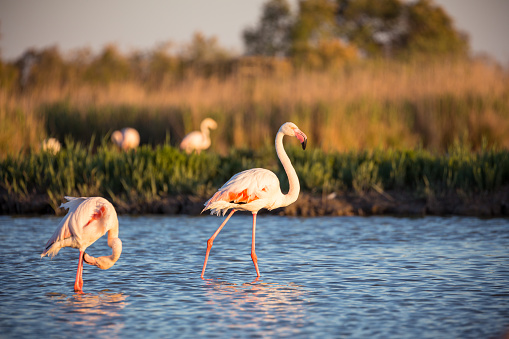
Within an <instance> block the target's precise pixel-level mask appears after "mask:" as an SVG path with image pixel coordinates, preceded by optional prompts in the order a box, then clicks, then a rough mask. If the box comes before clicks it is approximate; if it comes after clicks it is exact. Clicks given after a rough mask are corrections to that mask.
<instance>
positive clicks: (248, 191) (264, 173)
mask: <svg viewBox="0 0 509 339" xmlns="http://www.w3.org/2000/svg"><path fill="white" fill-rule="evenodd" d="M278 192H281V189H280V188H279V179H278V178H277V176H276V175H275V174H274V173H273V172H271V171H269V170H267V169H264V168H253V169H250V170H246V171H243V172H240V173H237V174H235V175H234V176H233V177H231V179H230V180H228V181H227V182H226V183H225V184H224V185H223V186H222V187H221V188H220V189H219V190H218V191H217V192H216V193H215V194H214V195H213V196H212V198H210V199H209V200H208V201H207V202H206V203H205V209H204V210H206V209H208V208H210V207H211V204H213V203H214V202H218V201H224V202H233V203H250V202H252V201H254V200H257V199H262V198H267V197H270V196H273V195H275V194H276V193H278Z"/></svg>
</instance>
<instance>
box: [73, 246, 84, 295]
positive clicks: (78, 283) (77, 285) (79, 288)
mask: <svg viewBox="0 0 509 339" xmlns="http://www.w3.org/2000/svg"><path fill="white" fill-rule="evenodd" d="M84 254H85V252H83V251H80V259H79V262H78V270H77V271H76V280H75V281H74V292H83V276H82V275H83V255H84Z"/></svg>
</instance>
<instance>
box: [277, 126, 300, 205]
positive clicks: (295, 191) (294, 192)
mask: <svg viewBox="0 0 509 339" xmlns="http://www.w3.org/2000/svg"><path fill="white" fill-rule="evenodd" d="M284 136H285V134H284V133H283V132H281V131H278V132H277V134H276V153H277V156H278V158H279V160H280V161H281V164H282V165H283V168H284V169H285V172H286V175H287V176H288V182H289V184H290V190H289V191H288V193H287V194H284V195H283V201H282V204H281V206H280V207H283V206H288V205H290V204H292V203H293V202H295V201H296V200H297V198H298V197H299V192H300V183H299V177H297V173H296V172H295V169H294V168H293V166H292V162H291V161H290V158H289V157H288V155H287V154H286V151H285V148H284V146H283V137H284Z"/></svg>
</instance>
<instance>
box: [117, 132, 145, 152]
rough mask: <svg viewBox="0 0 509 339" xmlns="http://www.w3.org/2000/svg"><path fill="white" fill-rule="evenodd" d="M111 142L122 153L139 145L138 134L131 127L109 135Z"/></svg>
mask: <svg viewBox="0 0 509 339" xmlns="http://www.w3.org/2000/svg"><path fill="white" fill-rule="evenodd" d="M111 141H113V143H114V144H115V145H117V146H118V147H119V148H120V149H123V150H124V151H127V150H130V149H135V148H136V147H138V145H139V144H140V134H139V133H138V131H137V130H135V129H134V128H131V127H126V128H123V129H121V130H120V131H115V132H113V133H112V134H111Z"/></svg>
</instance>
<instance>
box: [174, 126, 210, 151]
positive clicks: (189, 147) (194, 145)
mask: <svg viewBox="0 0 509 339" xmlns="http://www.w3.org/2000/svg"><path fill="white" fill-rule="evenodd" d="M216 128H217V123H216V122H215V121H214V120H212V119H211V118H207V119H205V120H203V121H202V122H201V124H200V131H199V132H198V131H193V132H191V133H189V134H187V135H186V136H185V137H184V139H182V142H181V143H180V148H181V149H182V150H184V151H185V152H186V153H187V154H190V153H191V152H192V151H196V153H200V152H201V151H202V150H206V149H207V148H209V147H210V131H209V129H216Z"/></svg>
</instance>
